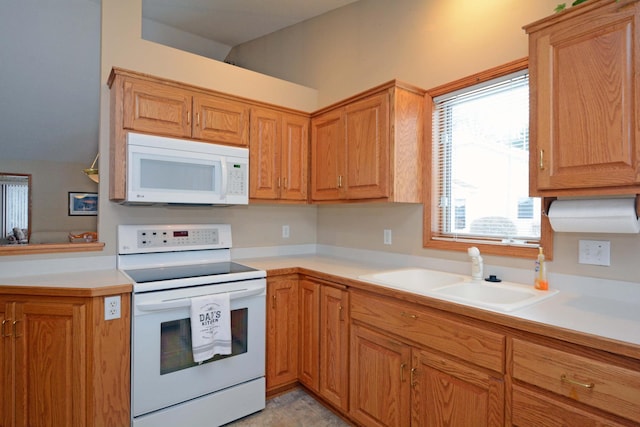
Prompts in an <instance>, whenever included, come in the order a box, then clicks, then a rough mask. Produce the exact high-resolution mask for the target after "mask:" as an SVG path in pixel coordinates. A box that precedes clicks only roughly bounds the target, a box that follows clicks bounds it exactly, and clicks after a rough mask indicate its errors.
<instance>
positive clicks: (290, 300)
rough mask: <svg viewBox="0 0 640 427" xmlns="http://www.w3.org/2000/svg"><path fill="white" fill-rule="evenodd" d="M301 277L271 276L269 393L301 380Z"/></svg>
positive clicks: (268, 334)
mask: <svg viewBox="0 0 640 427" xmlns="http://www.w3.org/2000/svg"><path fill="white" fill-rule="evenodd" d="M298 320H299V319H298V276H297V275H290V276H275V277H270V278H268V279H267V354H266V366H267V370H266V381H267V393H269V392H271V391H276V390H278V389H279V388H281V387H284V386H287V385H290V384H294V383H296V382H297V380H298Z"/></svg>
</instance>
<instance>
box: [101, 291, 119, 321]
mask: <svg viewBox="0 0 640 427" xmlns="http://www.w3.org/2000/svg"><path fill="white" fill-rule="evenodd" d="M119 318H120V295H116V296H113V297H104V320H112V319H119Z"/></svg>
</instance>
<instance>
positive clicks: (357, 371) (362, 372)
mask: <svg viewBox="0 0 640 427" xmlns="http://www.w3.org/2000/svg"><path fill="white" fill-rule="evenodd" d="M410 364H411V348H410V347H409V346H407V345H406V344H404V343H402V342H401V341H398V340H396V339H393V338H390V337H387V336H385V335H382V334H379V333H377V332H374V331H373V330H371V329H369V328H366V327H363V326H360V325H352V327H351V383H350V393H349V395H350V405H349V415H350V416H351V417H352V418H353V419H354V420H355V421H357V422H358V423H360V424H361V425H364V426H371V427H374V426H375V427H378V426H379V427H382V426H388V427H405V426H408V425H409V424H410V399H411V389H410V383H409V381H410V380H409V371H410V369H411V368H410Z"/></svg>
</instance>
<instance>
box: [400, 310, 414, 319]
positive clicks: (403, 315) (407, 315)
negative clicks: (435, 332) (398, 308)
mask: <svg viewBox="0 0 640 427" xmlns="http://www.w3.org/2000/svg"><path fill="white" fill-rule="evenodd" d="M400 316H402V317H410V318H412V319H417V318H418V316H416V315H415V314H409V313H405V312H404V311H403V312H402V313H400Z"/></svg>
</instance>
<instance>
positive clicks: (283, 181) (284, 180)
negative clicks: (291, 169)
mask: <svg viewBox="0 0 640 427" xmlns="http://www.w3.org/2000/svg"><path fill="white" fill-rule="evenodd" d="M282 188H284V189H286V188H287V177H286V176H285V177H284V178H282Z"/></svg>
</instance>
